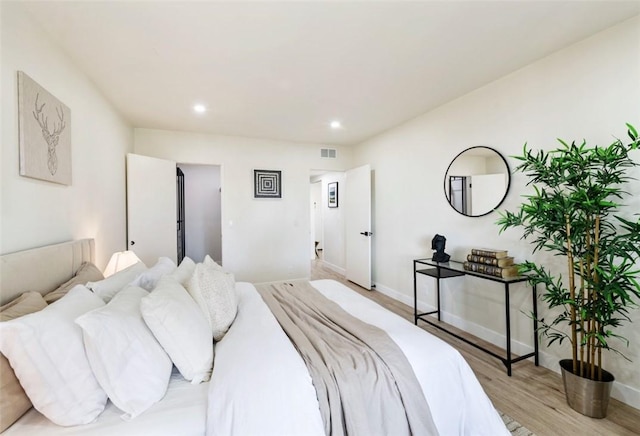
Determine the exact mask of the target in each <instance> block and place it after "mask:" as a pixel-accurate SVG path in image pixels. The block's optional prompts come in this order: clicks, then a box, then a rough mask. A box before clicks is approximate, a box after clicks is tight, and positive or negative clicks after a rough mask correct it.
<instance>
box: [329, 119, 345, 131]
mask: <svg viewBox="0 0 640 436" xmlns="http://www.w3.org/2000/svg"><path fill="white" fill-rule="evenodd" d="M329 126H330V127H331V128H332V129H340V128H341V127H342V123H341V122H340V121H338V120H334V121H331V123H330V124H329Z"/></svg>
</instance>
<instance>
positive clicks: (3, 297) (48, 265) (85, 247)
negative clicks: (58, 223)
mask: <svg viewBox="0 0 640 436" xmlns="http://www.w3.org/2000/svg"><path fill="white" fill-rule="evenodd" d="M94 252H95V241H94V240H93V239H80V240H77V241H69V242H63V243H61V244H54V245H46V246H44V247H38V248H32V249H29V250H24V251H17V252H15V253H9V254H4V255H2V256H0V304H5V303H7V302H9V301H11V300H13V299H14V298H16V297H17V296H18V295H20V294H22V293H23V292H26V291H36V292H40V293H41V294H43V295H44V294H46V293H47V292H49V291H52V290H54V289H55V288H57V287H58V286H60V285H61V284H62V283H64V282H66V281H67V280H69V279H70V278H71V277H73V276H74V275H75V274H76V271H78V268H80V265H82V263H83V262H94V256H95V254H94Z"/></svg>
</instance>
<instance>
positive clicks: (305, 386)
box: [0, 241, 510, 436]
mask: <svg viewBox="0 0 640 436" xmlns="http://www.w3.org/2000/svg"><path fill="white" fill-rule="evenodd" d="M78 244H82V245H84V246H86V245H87V242H86V241H85V242H81V241H76V242H73V243H69V244H62V245H57V246H56V248H55V249H54V250H53V251H52V249H51V248H50V247H48V248H47V249H43V251H41V252H40V251H39V250H30V252H29V254H28V255H25V254H24V252H23V254H21V255H16V254H12V255H5V256H2V259H1V264H2V273H3V277H2V282H1V285H2V286H1V288H0V289H1V290H2V295H1V296H2V301H3V302H6V301H8V300H9V299H10V298H12V297H15V296H16V295H17V293H18V290H19V289H21V286H20V280H21V277H19V276H15V275H14V274H12V272H17V271H21V272H22V274H24V271H25V269H24V268H25V267H24V265H23V264H24V263H25V262H26V263H28V264H29V265H31V266H33V265H34V264H38V263H40V264H43V265H49V264H48V263H47V260H46V258H48V257H49V256H51V255H52V253H53V255H55V256H57V257H60V256H62V257H65V256H66V257H67V258H68V259H72V261H73V262H74V264H78V262H81V261H82V259H80V260H78V259H77V256H76V255H71V256H70V255H69V254H68V253H69V252H73V253H77V252H80V253H82V252H83V250H80V251H78ZM89 245H90V248H91V249H90V250H89V251H88V252H86V253H85V254H82V255H81V257H82V258H83V259H84V258H88V259H92V256H93V254H92V252H93V250H92V247H93V242H92V241H91V242H90V244H89ZM84 251H86V250H84ZM61 253H66V254H62V255H61ZM16 256H17V257H16ZM42 256H44V258H43V257H42ZM34 262H35V263H34ZM21 265H22V266H21ZM75 268H76V269H77V266H75ZM36 270H37V269H36ZM47 271H49V269H47ZM68 271H69V272H65V274H63V275H72V274H73V271H74V266H70V267H68ZM47 274H48V272H47ZM53 275H54V276H55V278H54V280H53V282H50V283H49V285H47V284H46V282H47V280H46V279H45V278H43V277H40V279H39V282H40V283H39V284H38V291H39V292H41V293H45V292H47V291H48V290H51V289H53V288H55V287H56V286H57V285H59V284H60V283H61V282H62V281H64V280H65V279H66V278H65V277H61V275H60V274H53ZM67 278H68V277H67ZM312 285H313V286H314V287H315V288H316V289H318V290H319V291H320V292H321V293H322V294H323V295H325V296H326V297H328V298H329V299H331V300H333V301H335V302H336V303H338V304H339V305H340V306H341V307H342V308H343V309H345V310H346V311H347V312H349V313H351V314H352V315H354V316H356V317H358V318H360V319H361V320H363V321H365V322H367V323H370V324H372V325H375V326H377V327H379V328H382V329H383V330H385V331H386V332H387V333H388V334H389V336H390V337H391V338H392V339H393V340H394V341H395V342H396V343H397V345H398V346H399V347H400V348H401V349H402V351H403V352H404V354H405V355H406V357H407V359H408V360H409V362H410V364H411V366H412V368H413V369H414V372H415V373H416V376H417V378H418V381H419V383H420V385H421V388H422V391H423V393H424V395H425V397H426V399H427V402H428V403H429V407H430V409H431V413H432V416H433V421H434V423H435V424H436V427H437V429H438V431H439V433H440V434H441V435H447V436H448V435H487V436H496V435H501V434H504V435H509V434H510V433H509V432H508V430H507V429H506V428H505V426H504V424H503V423H502V420H501V418H500V416H499V415H498V413H497V412H496V410H495V409H494V408H493V406H492V404H491V402H490V400H489V399H488V397H487V396H486V394H485V393H484V391H483V390H482V388H481V386H480V384H479V382H478V381H477V379H476V377H475V376H474V374H473V372H472V371H471V369H470V368H469V366H468V364H467V363H466V362H465V361H464V359H463V358H462V357H461V356H460V354H459V353H458V352H457V351H456V350H455V349H453V348H452V347H450V346H449V345H447V344H446V343H444V342H443V341H441V340H440V339H438V338H436V337H434V336H433V335H431V334H429V333H427V332H425V331H424V330H422V329H420V328H418V327H416V326H414V325H413V324H411V323H409V322H407V321H406V320H404V319H402V318H400V317H398V316H397V315H395V314H393V313H391V312H389V311H388V310H386V309H384V308H382V307H381V306H379V305H377V304H376V303H374V302H372V301H371V300H369V299H367V298H365V297H363V296H361V295H359V294H357V293H355V292H353V291H352V290H350V289H348V288H347V287H345V286H344V285H342V284H340V283H337V282H335V281H331V280H320V281H314V282H312ZM22 289H23V290H24V288H22ZM32 289H33V288H32ZM5 290H6V291H5ZM236 290H237V295H238V314H237V316H236V319H235V320H234V322H233V324H232V325H231V327H230V329H229V331H228V332H227V334H226V336H225V337H224V338H223V339H222V341H220V342H218V343H217V344H216V347H215V361H214V371H213V375H212V378H211V381H210V382H208V383H201V384H195V385H194V384H190V383H188V382H187V381H185V380H184V379H182V377H181V375H180V374H179V373H177V372H176V371H175V368H174V373H173V374H172V377H171V382H170V385H169V389H168V391H167V393H166V395H165V397H164V398H163V399H162V400H161V401H160V402H158V403H156V404H155V405H154V406H152V407H151V408H150V409H149V410H147V411H146V412H144V413H143V414H141V415H140V416H138V417H136V418H134V419H133V420H131V421H123V420H122V419H121V418H120V415H121V412H120V411H119V410H118V409H117V408H116V407H115V406H114V405H113V404H112V403H111V402H109V403H108V405H107V408H106V409H105V411H104V412H103V413H102V414H101V415H100V416H99V417H98V419H97V420H96V421H95V422H93V423H91V424H88V425H83V426H76V427H60V426H57V425H55V424H53V423H51V422H50V421H48V420H47V419H46V418H45V417H44V416H43V415H41V414H40V413H39V412H37V411H36V410H35V409H31V410H30V411H29V412H27V413H26V414H25V415H24V416H23V417H22V418H21V419H20V420H18V422H16V423H15V424H14V425H13V426H12V427H10V428H9V429H8V430H7V431H6V432H5V434H7V435H23V434H29V435H32V434H47V435H49V434H50V435H68V434H83V435H113V434H117V435H119V436H124V435H140V434H154V435H176V434H180V435H203V434H207V435H240V436H244V435H248V436H254V435H260V436H262V435H265V436H267V435H274V436H275V435H278V436H280V435H305V436H306V435H316V434H317V435H322V434H324V431H323V424H322V420H321V418H320V414H319V411H318V402H317V399H316V395H315V390H314V387H313V384H312V383H311V378H310V376H309V375H308V372H307V371H306V367H305V364H304V363H303V361H302V359H301V358H300V356H299V355H298V353H297V352H296V351H295V349H294V347H293V346H292V345H291V343H290V342H289V340H288V338H287V336H286V335H285V333H284V332H283V331H282V330H281V329H280V327H279V325H278V324H277V321H276V320H275V318H274V317H273V315H271V312H270V311H269V309H268V308H267V306H266V305H265V304H264V302H263V301H262V299H261V297H260V295H259V294H258V293H257V291H256V290H255V288H254V287H253V285H251V284H249V283H236Z"/></svg>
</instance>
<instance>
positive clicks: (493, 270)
mask: <svg viewBox="0 0 640 436" xmlns="http://www.w3.org/2000/svg"><path fill="white" fill-rule="evenodd" d="M462 267H463V268H464V269H465V270H466V271H473V272H478V273H481V274H487V275H490V276H495V277H502V278H503V279H506V278H509V277H518V275H519V274H518V266H517V265H511V266H505V267H501V266H493V265H488V264H486V263H477V262H469V261H465V262H463V263H462Z"/></svg>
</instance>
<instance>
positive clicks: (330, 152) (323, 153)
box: [320, 148, 337, 159]
mask: <svg viewBox="0 0 640 436" xmlns="http://www.w3.org/2000/svg"><path fill="white" fill-rule="evenodd" d="M336 155H337V152H336V149H335V148H321V149H320V157H326V158H328V159H335V158H336Z"/></svg>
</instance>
